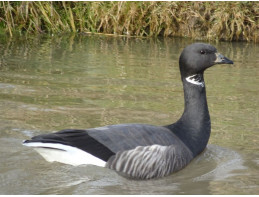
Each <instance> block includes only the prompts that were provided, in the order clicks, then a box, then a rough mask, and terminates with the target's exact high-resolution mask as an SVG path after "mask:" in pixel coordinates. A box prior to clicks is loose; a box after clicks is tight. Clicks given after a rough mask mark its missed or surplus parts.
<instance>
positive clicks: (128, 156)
mask: <svg viewBox="0 0 259 197" xmlns="http://www.w3.org/2000/svg"><path fill="white" fill-rule="evenodd" d="M215 64H233V62H232V61H231V60H229V59H227V58H226V57H224V56H223V55H221V54H220V53H218V52H217V49H216V48H215V47H213V46H211V45H209V44H204V43H194V44H191V45H189V46H187V47H186V48H185V49H184V50H183V52H182V53H181V56H180V60H179V65H180V72H181V78H182V83H183V90H184V102H185V104H184V112H183V114H182V116H181V118H180V119H179V120H178V121H176V122H175V123H173V124H170V125H166V126H152V125H147V124H119V125H110V126H104V127H99V128H91V129H86V130H77V129H67V130H62V131H59V132H56V133H50V134H43V135H38V136H35V137H32V139H30V140H25V141H24V142H23V145H26V146H30V147H34V148H35V149H36V150H37V151H38V152H39V153H40V154H41V155H42V156H43V157H44V158H45V159H46V160H47V161H50V162H53V161H58V162H62V163H66V164H71V165H75V166H76V165H81V164H92V165H97V166H102V167H108V168H110V169H113V170H115V171H117V172H119V173H120V174H122V175H124V176H127V177H130V178H136V179H151V178H158V177H163V176H166V175H169V174H171V173H172V172H176V171H178V170H180V169H182V168H184V167H185V166H186V165H187V164H188V163H190V161H191V160H192V159H193V158H194V157H196V156H197V155H198V154H200V153H201V152H202V151H203V150H204V149H205V148H206V145H207V143H208V140H209V137H210V130H211V125H210V115H209V110H208V105H207V100H206V90H205V83H204V78H203V73H204V71H205V70H206V69H207V68H209V67H211V66H213V65H215Z"/></svg>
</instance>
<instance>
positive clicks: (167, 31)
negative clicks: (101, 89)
mask: <svg viewBox="0 0 259 197" xmlns="http://www.w3.org/2000/svg"><path fill="white" fill-rule="evenodd" d="M258 8H259V2H128V1H127V2H126V1H124V2H65V1H63V2H40V1H36V2H25V1H23V2H4V1H2V2H0V31H3V32H6V33H8V34H9V35H10V36H13V34H15V33H17V32H18V33H20V34H23V33H26V34H33V33H34V34H36V33H50V34H55V33H60V32H82V33H89V32H90V33H104V34H113V35H127V36H165V37H167V36H180V37H191V38H195V39H200V40H227V41H235V40H236V41H238V40H246V41H254V42H258V41H259V39H258V34H259V22H258V20H259V9H258Z"/></svg>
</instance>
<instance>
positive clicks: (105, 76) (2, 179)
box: [0, 35, 259, 194]
mask: <svg viewBox="0 0 259 197" xmlns="http://www.w3.org/2000/svg"><path fill="white" fill-rule="evenodd" d="M192 42H193V41H191V40H187V39H157V40H154V39H140V38H115V37H106V36H87V35H77V36H75V35H62V36H53V37H47V36H41V37H27V38H25V37H19V38H14V39H8V38H5V37H2V38H1V39H0V107H1V113H0V155H1V157H0V194H259V178H258V177H259V171H258V170H259V137H258V136H259V135H258V132H259V129H258V128H259V127H258V126H259V124H258V123H259V121H258V120H259V119H258V117H259V116H258V102H259V101H258V87H259V85H258V84H259V77H258V74H259V73H258V54H259V47H258V44H253V43H245V42H232V43H226V42H219V43H211V44H213V45H215V46H216V47H217V48H218V51H219V52H221V53H222V54H224V55H225V56H227V57H229V58H230V59H232V60H233V61H234V62H235V64H234V65H217V66H215V67H213V68H210V69H209V70H208V71H206V73H205V81H206V86H207V99H208V105H209V109H210V114H211V121H212V134H211V138H210V141H209V145H208V147H207V149H206V150H205V151H204V152H203V153H202V154H201V155H200V156H198V157H197V158H196V159H195V160H194V161H193V162H191V163H190V164H189V165H188V166H187V167H186V168H185V169H184V170H182V171H180V172H178V173H175V174H173V175H170V176H168V177H165V178H162V179H156V180H149V181H135V180H129V179H125V178H123V177H121V176H119V175H118V174H117V173H116V172H114V171H111V170H109V169H106V168H99V167H96V166H79V167H73V166H69V165H65V164H60V163H48V162H46V161H45V160H43V159H42V158H41V156H40V155H38V154H37V153H36V152H35V151H34V150H33V149H30V148H28V147H24V146H22V145H21V143H22V141H23V140H24V139H28V138H30V137H32V136H34V135H38V134H43V133H49V132H53V131H58V130H61V129H65V128H77V129H84V128H92V127H99V126H104V125H109V124H119V123H147V124H153V125H166V124H169V123H171V122H174V121H176V120H177V119H178V118H179V117H180V115H181V113H182V110H183V92H182V84H181V80H180V75H179V69H178V58H179V54H180V52H181V50H182V49H183V48H184V46H186V45H187V44H190V43H192Z"/></svg>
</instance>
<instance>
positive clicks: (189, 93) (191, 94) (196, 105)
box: [167, 74, 211, 156]
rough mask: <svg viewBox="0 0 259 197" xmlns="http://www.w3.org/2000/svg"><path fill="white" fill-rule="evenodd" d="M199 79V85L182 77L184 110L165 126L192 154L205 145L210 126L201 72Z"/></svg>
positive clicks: (195, 153) (199, 150) (198, 151)
mask: <svg viewBox="0 0 259 197" xmlns="http://www.w3.org/2000/svg"><path fill="white" fill-rule="evenodd" d="M200 77H201V79H200ZM199 80H202V82H203V83H202V84H200V85H198V84H193V83H191V82H188V81H187V79H186V78H183V79H182V81H183V89H184V101H185V103H184V105H185V106H184V112H183V114H182V116H181V118H180V119H179V120H178V121H177V122H176V123H174V124H172V125H169V126H167V127H168V128H169V129H171V130H172V131H173V132H174V133H175V134H176V135H177V136H178V137H179V138H180V139H181V140H182V141H183V142H184V143H185V144H186V145H187V146H188V147H189V148H190V150H191V151H192V152H193V154H194V156H196V155H197V154H199V153H200V152H202V151H203V150H204V148H205V147H206V145H207V143H208V140H209V136H210V128H211V127H210V115H209V110H208V105H207V99H206V89H205V85H204V81H203V75H202V74H201V75H200V76H199Z"/></svg>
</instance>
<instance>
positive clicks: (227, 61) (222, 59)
mask: <svg viewBox="0 0 259 197" xmlns="http://www.w3.org/2000/svg"><path fill="white" fill-rule="evenodd" d="M215 55H216V60H215V61H214V62H215V64H234V62H233V61H232V60H230V59H228V58H226V57H225V56H224V55H221V54H220V53H215Z"/></svg>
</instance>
